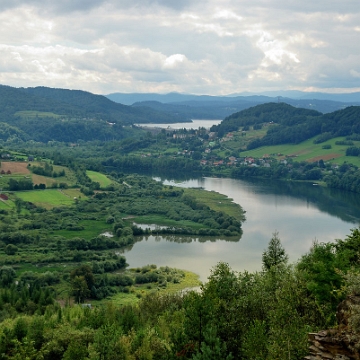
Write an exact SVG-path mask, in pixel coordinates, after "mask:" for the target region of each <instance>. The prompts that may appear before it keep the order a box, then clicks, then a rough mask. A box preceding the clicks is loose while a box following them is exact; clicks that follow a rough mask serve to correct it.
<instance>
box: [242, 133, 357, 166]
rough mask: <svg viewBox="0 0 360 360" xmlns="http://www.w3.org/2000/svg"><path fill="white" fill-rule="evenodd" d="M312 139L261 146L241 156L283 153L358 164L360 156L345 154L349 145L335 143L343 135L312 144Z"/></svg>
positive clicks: (317, 159)
mask: <svg viewBox="0 0 360 360" xmlns="http://www.w3.org/2000/svg"><path fill="white" fill-rule="evenodd" d="M314 139H315V138H312V139H309V140H306V141H303V142H302V143H300V144H296V145H290V144H285V145H274V146H263V147H261V148H258V149H254V150H249V151H243V152H241V156H252V157H256V158H261V157H263V156H264V155H265V156H269V155H270V156H275V157H278V158H281V157H283V156H285V155H288V156H293V157H294V160H296V161H310V162H312V161H319V160H320V159H323V160H324V161H329V162H332V163H336V164H342V163H344V162H345V161H346V162H348V163H352V164H354V165H357V166H360V158H359V157H354V156H346V155H345V152H346V149H347V148H348V147H349V145H336V144H335V142H336V141H341V140H345V138H344V137H338V138H334V139H331V140H328V141H326V142H324V143H321V144H314ZM324 145H331V149H323V146H324ZM353 146H358V147H359V146H360V141H354V145H353Z"/></svg>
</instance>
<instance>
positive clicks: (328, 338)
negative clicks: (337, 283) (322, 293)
mask: <svg viewBox="0 0 360 360" xmlns="http://www.w3.org/2000/svg"><path fill="white" fill-rule="evenodd" d="M359 305H360V297H357V296H356V297H355V296H349V297H348V298H347V299H346V300H344V301H343V302H342V303H340V305H339V306H338V309H337V314H336V317H337V321H338V327H337V328H334V329H331V330H323V331H320V332H318V333H310V334H309V342H310V347H309V353H310V354H309V355H308V356H306V357H305V358H304V360H360V336H359V334H358V333H355V332H354V330H353V329H351V327H350V325H349V320H350V317H351V316H352V315H353V313H354V309H355V308H358V307H359Z"/></svg>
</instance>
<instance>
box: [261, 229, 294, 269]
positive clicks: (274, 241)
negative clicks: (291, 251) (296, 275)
mask: <svg viewBox="0 0 360 360" xmlns="http://www.w3.org/2000/svg"><path fill="white" fill-rule="evenodd" d="M287 261H288V256H287V254H286V253H285V249H284V248H283V247H282V245H281V241H280V238H279V233H278V232H277V231H275V232H274V233H273V236H272V238H271V240H270V242H269V246H268V248H267V250H266V251H264V252H263V254H262V263H263V269H264V270H270V269H271V268H272V267H274V266H279V265H285V264H286V263H287Z"/></svg>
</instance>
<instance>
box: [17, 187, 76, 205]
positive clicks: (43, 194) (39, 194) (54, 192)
mask: <svg viewBox="0 0 360 360" xmlns="http://www.w3.org/2000/svg"><path fill="white" fill-rule="evenodd" d="M73 190H74V189H73ZM65 191H68V190H60V189H48V190H33V191H17V192H16V196H17V197H18V198H20V199H21V200H24V201H29V202H32V203H34V204H35V205H37V206H41V207H44V208H45V209H51V208H53V207H55V206H66V205H72V204H73V203H74V197H81V196H82V195H83V194H82V193H80V191H79V190H77V191H76V192H75V191H74V192H72V195H74V196H70V195H69V194H67V193H66V192H65ZM75 193H76V194H77V196H75Z"/></svg>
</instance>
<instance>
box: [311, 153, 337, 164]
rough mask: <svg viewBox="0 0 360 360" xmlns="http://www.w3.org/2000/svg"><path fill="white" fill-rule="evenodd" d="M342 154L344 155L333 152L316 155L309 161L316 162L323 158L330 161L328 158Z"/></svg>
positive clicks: (334, 157)
mask: <svg viewBox="0 0 360 360" xmlns="http://www.w3.org/2000/svg"><path fill="white" fill-rule="evenodd" d="M341 156H343V155H342V154H336V153H332V154H326V155H319V156H315V157H313V158H310V159H308V161H310V162H315V161H319V160H321V159H322V160H324V161H328V160H332V159H336V158H338V157H341Z"/></svg>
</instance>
